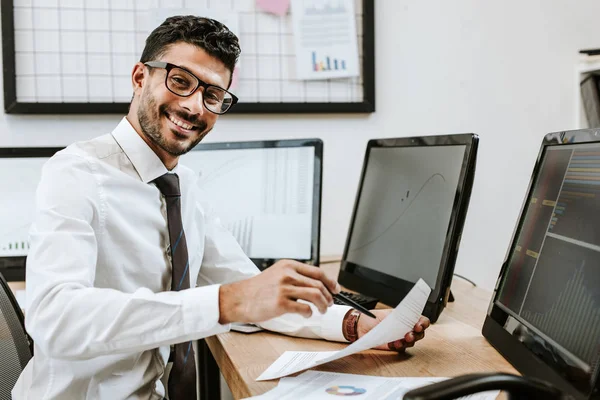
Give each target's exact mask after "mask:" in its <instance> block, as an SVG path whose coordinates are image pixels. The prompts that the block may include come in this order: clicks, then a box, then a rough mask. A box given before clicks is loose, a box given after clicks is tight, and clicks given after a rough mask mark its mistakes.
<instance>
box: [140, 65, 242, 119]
mask: <svg viewBox="0 0 600 400" xmlns="http://www.w3.org/2000/svg"><path fill="white" fill-rule="evenodd" d="M144 65H146V66H148V67H150V68H163V69H166V70H167V75H166V77H165V86H166V87H167V89H169V91H170V92H171V93H173V94H176V95H177V96H181V97H188V96H191V95H192V94H194V93H195V92H196V90H198V88H200V87H202V88H203V89H204V92H203V93H202V102H203V103H204V107H206V109H207V110H208V111H210V112H212V113H215V114H219V115H221V114H225V113H226V112H227V111H229V110H230V109H231V107H232V106H233V105H234V104H235V103H237V101H238V98H237V96H236V95H234V94H233V93H231V92H230V91H228V90H225V89H223V88H222V87H219V86H215V85H211V84H209V83H206V82H204V81H202V80H201V79H200V78H198V77H197V76H196V75H194V74H192V73H191V72H190V71H188V70H187V69H185V68H183V67H180V66H178V65H175V64H171V63H168V62H164V61H148V62H145V63H144Z"/></svg>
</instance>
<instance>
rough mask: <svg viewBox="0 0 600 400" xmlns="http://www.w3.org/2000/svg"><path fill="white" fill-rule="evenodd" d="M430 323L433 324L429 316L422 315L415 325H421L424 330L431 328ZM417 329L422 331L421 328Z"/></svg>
mask: <svg viewBox="0 0 600 400" xmlns="http://www.w3.org/2000/svg"><path fill="white" fill-rule="evenodd" d="M429 325H431V322H430V321H429V318H427V317H425V316H423V315H421V317H420V318H419V320H418V321H417V324H416V325H415V328H417V327H421V328H422V329H423V330H425V329H427V328H429ZM415 330H416V329H415ZM416 331H417V332H421V329H419V330H416Z"/></svg>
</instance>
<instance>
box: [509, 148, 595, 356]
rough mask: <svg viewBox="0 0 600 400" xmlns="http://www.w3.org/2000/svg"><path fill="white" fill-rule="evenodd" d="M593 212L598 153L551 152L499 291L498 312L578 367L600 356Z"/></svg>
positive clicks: (545, 162)
mask: <svg viewBox="0 0 600 400" xmlns="http://www.w3.org/2000/svg"><path fill="white" fill-rule="evenodd" d="M599 211H600V147H598V148H597V149H593V150H590V149H589V146H588V148H587V149H586V150H579V149H577V148H576V147H575V146H560V147H559V148H557V149H553V148H549V149H548V150H547V154H546V158H545V161H544V163H543V164H542V166H541V170H540V172H539V176H538V180H537V182H536V183H535V184H534V187H533V193H532V196H531V199H530V200H529V202H528V204H527V210H526V216H525V222H524V224H523V226H522V228H521V229H520V231H519V234H518V236H517V242H516V243H517V245H516V246H515V248H514V250H513V252H512V253H511V256H510V258H509V263H508V272H507V274H506V277H505V279H504V280H503V282H502V284H501V287H500V295H499V303H500V305H501V306H502V307H503V308H504V309H506V310H507V311H509V313H514V314H515V315H518V316H520V317H521V318H523V319H524V320H525V321H526V322H527V323H529V324H531V328H532V329H535V330H536V332H539V334H540V335H542V336H543V337H544V338H546V340H550V341H551V342H552V343H558V344H560V346H562V347H563V348H565V349H566V350H567V351H568V352H569V353H570V354H572V355H573V356H574V357H575V358H576V359H574V360H571V362H574V363H576V364H577V363H581V362H583V364H585V365H593V364H594V360H596V359H597V358H598V357H599V356H600V237H599V236H598V235H597V234H595V233H597V232H598V226H600V213H599ZM550 287H551V288H553V290H548V288H550ZM573 332H579V334H578V335H574V334H573Z"/></svg>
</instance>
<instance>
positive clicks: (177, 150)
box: [137, 93, 212, 157]
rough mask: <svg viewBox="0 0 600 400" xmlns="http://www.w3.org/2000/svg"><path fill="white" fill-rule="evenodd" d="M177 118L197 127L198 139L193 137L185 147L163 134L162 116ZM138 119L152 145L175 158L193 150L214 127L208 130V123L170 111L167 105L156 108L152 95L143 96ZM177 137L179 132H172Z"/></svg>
mask: <svg viewBox="0 0 600 400" xmlns="http://www.w3.org/2000/svg"><path fill="white" fill-rule="evenodd" d="M167 114H168V115H173V116H177V117H179V118H180V119H183V120H185V121H188V122H189V123H191V124H192V125H194V126H195V127H196V129H195V132H196V133H197V136H196V137H192V141H191V142H190V143H189V144H187V145H185V142H182V141H171V142H170V141H169V140H168V139H167V138H166V137H165V135H163V134H162V133H161V116H163V115H164V116H165V117H166V115H167ZM137 117H138V121H139V123H140V127H141V129H142V133H143V134H144V135H145V136H146V137H147V138H148V139H150V141H151V142H152V143H154V144H155V145H156V146H158V147H160V148H161V149H162V150H164V151H166V152H167V153H169V154H170V155H172V156H174V157H178V156H181V155H183V154H185V153H187V152H188V151H190V150H191V149H193V148H194V147H195V146H196V145H197V144H198V143H200V141H201V140H202V139H204V137H205V136H206V135H207V134H208V133H209V132H210V131H211V129H212V127H210V128H208V124H207V123H206V121H204V120H201V119H199V118H198V117H196V116H194V115H191V114H187V113H184V112H182V111H169V109H168V107H167V105H166V104H163V105H161V106H160V107H158V108H157V107H156V100H155V99H154V97H152V95H150V93H146V94H145V95H143V96H142V99H141V101H140V105H139V107H138V110H137ZM172 132H173V134H174V135H175V137H178V136H179V133H177V131H175V130H172Z"/></svg>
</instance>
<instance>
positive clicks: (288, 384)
mask: <svg viewBox="0 0 600 400" xmlns="http://www.w3.org/2000/svg"><path fill="white" fill-rule="evenodd" d="M445 379H448V378H438V377H435V378H434V377H423V378H400V377H398V378H387V377H381V376H367V375H354V374H342V373H335V372H318V371H306V372H304V373H302V374H300V375H298V376H297V377H294V378H282V379H281V380H280V381H279V384H278V385H277V387H276V388H274V389H272V390H270V391H269V392H267V393H264V394H262V395H260V396H255V397H252V398H251V399H253V400H292V399H311V400H326V399H331V398H332V397H331V396H332V395H334V396H360V398H361V399H364V400H381V399H384V400H402V397H403V396H404V394H405V393H406V392H408V391H409V390H412V389H415V388H418V387H421V386H425V385H429V384H432V383H436V382H440V381H442V380H445ZM498 393H499V392H498V391H489V392H483V393H477V394H474V395H471V396H466V397H461V399H469V400H493V399H495V398H496V397H497V396H498Z"/></svg>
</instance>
